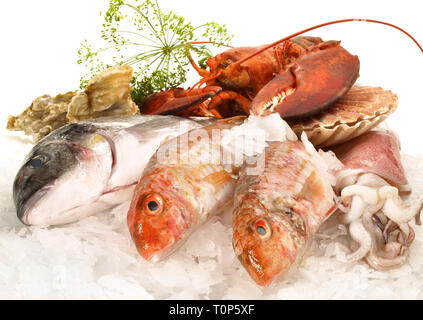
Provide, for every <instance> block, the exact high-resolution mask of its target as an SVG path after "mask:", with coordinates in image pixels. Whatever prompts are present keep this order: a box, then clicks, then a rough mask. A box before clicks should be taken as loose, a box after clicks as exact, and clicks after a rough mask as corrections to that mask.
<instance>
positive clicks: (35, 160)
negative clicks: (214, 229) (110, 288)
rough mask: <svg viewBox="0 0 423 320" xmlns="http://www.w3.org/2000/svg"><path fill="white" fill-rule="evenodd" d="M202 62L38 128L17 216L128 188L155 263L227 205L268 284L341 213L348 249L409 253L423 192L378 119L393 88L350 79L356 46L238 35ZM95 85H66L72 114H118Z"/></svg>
mask: <svg viewBox="0 0 423 320" xmlns="http://www.w3.org/2000/svg"><path fill="white" fill-rule="evenodd" d="M207 64H208V66H209V69H210V71H208V70H205V69H201V68H199V67H198V66H194V67H195V69H196V70H197V72H198V73H199V75H200V76H202V77H203V79H202V80H200V81H199V82H198V83H197V84H196V85H194V86H193V87H192V88H191V89H189V90H184V89H181V88H177V89H171V90H167V91H164V92H160V93H157V94H154V95H152V96H150V97H149V98H148V99H147V101H146V103H145V104H144V105H143V106H142V107H141V114H142V115H139V116H131V117H117V118H116V117H111V118H104V119H98V120H96V121H85V122H84V121H82V122H78V123H71V124H67V125H65V126H63V127H61V128H59V129H57V130H55V131H53V132H52V133H50V134H49V135H47V136H46V137H44V138H43V139H42V140H41V141H40V142H39V143H38V144H37V145H36V146H35V147H34V148H33V149H32V150H31V152H30V153H29V154H28V156H27V157H26V159H25V161H24V165H23V166H22V168H21V169H20V170H19V172H18V174H17V176H16V178H15V182H14V187H13V196H14V202H15V206H16V210H17V214H18V217H19V218H20V220H21V221H22V222H23V223H25V224H28V225H62V224H66V223H71V222H76V221H78V220H80V219H81V218H84V217H88V216H90V215H93V214H95V213H97V212H99V211H102V210H105V209H110V208H113V207H115V206H117V205H119V204H122V203H124V202H125V201H128V200H130V201H131V204H130V207H129V210H128V214H127V225H128V229H129V233H130V235H131V238H132V240H133V243H134V244H135V247H136V249H137V251H138V252H139V254H140V255H141V257H142V258H144V259H145V260H147V261H150V262H160V261H163V260H165V259H166V258H168V257H169V256H171V255H173V254H175V253H176V252H177V251H178V249H179V250H180V248H181V247H182V246H183V244H184V242H185V241H187V240H188V239H189V238H190V237H192V236H193V235H194V231H195V230H196V229H198V228H200V227H201V226H202V225H204V224H205V223H207V222H208V221H210V219H213V217H215V216H217V215H219V214H222V213H223V212H224V211H225V210H227V209H229V210H232V211H233V212H232V219H233V221H232V223H233V229H232V246H233V249H234V258H235V257H238V259H239V261H240V262H241V264H242V265H243V266H244V267H245V269H246V271H247V272H248V274H249V275H250V276H251V278H252V279H253V280H254V282H255V283H257V284H258V285H261V286H268V285H270V284H272V283H274V282H276V281H277V280H276V279H279V278H281V277H284V276H286V275H287V274H288V272H289V271H290V270H291V269H292V268H291V267H292V266H294V265H298V264H301V262H302V261H303V259H304V258H305V257H306V253H307V252H308V248H309V246H310V243H311V241H312V239H313V237H314V236H316V235H317V234H318V233H319V229H320V228H321V227H322V226H323V225H324V224H325V222H326V221H327V220H329V219H332V218H334V217H337V219H338V220H339V223H340V224H345V225H346V226H347V228H348V231H349V235H350V241H349V247H350V249H349V250H350V252H349V254H348V255H347V260H349V261H359V260H362V259H364V260H365V261H366V262H367V263H368V265H369V266H370V267H372V268H374V269H377V270H389V269H392V268H398V267H400V266H403V265H404V264H406V263H407V261H408V258H409V253H410V246H411V245H412V243H413V240H414V238H415V232H414V230H413V226H412V221H413V219H416V221H417V222H419V219H418V217H419V214H420V211H421V210H422V208H423V196H419V197H414V198H410V199H408V200H407V201H405V200H403V198H401V195H404V194H409V193H410V192H411V190H410V185H409V184H408V181H407V178H406V176H405V173H404V168H403V166H402V164H401V159H400V143H399V139H398V137H397V136H396V135H395V134H394V133H393V132H390V131H388V130H382V129H381V128H380V127H377V126H378V125H379V124H380V123H381V122H382V121H383V120H385V119H386V118H387V117H388V116H389V115H390V114H392V113H393V112H394V111H395V110H396V108H397V106H398V97H397V96H396V94H394V93H393V92H391V91H388V90H384V89H382V88H378V87H370V86H359V85H356V84H355V82H356V80H357V78H358V76H359V66H360V63H359V59H358V57H357V56H354V55H352V54H350V53H349V52H348V51H347V50H346V49H344V48H343V47H341V46H340V42H339V41H323V40H322V39H320V38H315V37H305V36H298V37H288V38H284V39H282V40H280V41H278V42H276V43H274V44H271V45H266V46H261V47H258V48H253V47H242V48H232V49H229V50H227V51H225V52H224V53H222V54H220V55H218V56H216V57H211V58H209V59H208V60H207ZM202 84H205V87H203V88H201V87H199V86H200V85H202ZM91 86H92V87H95V88H97V87H101V85H96V82H95V81H93V82H92V83H91ZM197 86H198V87H197ZM125 87H126V86H125ZM90 88H91V87H87V89H86V92H84V93H82V94H77V95H75V96H74V97H73V98H72V101H71V103H70V105H69V106H68V109H67V116H66V117H67V119H69V120H71V121H80V120H83V119H86V118H87V117H88V116H91V115H93V114H94V115H96V116H99V115H110V114H115V113H114V108H115V107H116V106H115V105H114V104H113V103H109V102H107V103H106V101H109V100H108V97H107V95H104V91H102V92H103V94H98V95H94V96H95V97H96V98H95V99H100V100H99V102H98V103H97V104H94V103H93V102H90V101H91V100H90V99H91V98H90V94H92V93H90V90H89V89H90ZM99 90H100V89H99ZM104 90H105V91H106V92H107V90H109V89H107V88H106V89H104ZM128 97H129V91H126V93H125V99H126V102H128V101H127V99H128ZM103 98H104V99H105V100H104V101H103V100H101V99H103ZM75 101H82V102H81V104H79V106H81V107H78V108H72V105H73V104H75ZM94 105H95V106H94ZM121 105H122V104H120V103H118V107H116V108H118V109H119V108H120V107H119V106H121ZM125 105H131V103H130V102H129V103H128V104H125ZM92 108H93V109H95V111H93V110H91V109H92ZM62 109H63V108H62ZM123 109H125V110H127V107H124V108H123ZM130 109H131V110H133V109H132V108H130ZM119 112H120V111H119ZM129 113H135V112H132V111H131V112H129ZM223 118H225V119H223ZM284 120H286V122H285V121H284ZM251 134H253V136H255V137H256V141H254V142H253V143H252V144H253V145H254V146H253V147H252V148H251V145H250V144H251V140H248V139H246V137H247V136H249V135H250V136H251ZM299 138H300V139H299ZM319 147H320V148H325V149H324V150H321V149H320V150H316V148H319ZM129 152H130V153H131V157H128V156H127V155H128V153H129ZM70 193H71V194H72V195H73V197H72V198H70V197H69V194H70ZM151 267H152V268H154V266H151Z"/></svg>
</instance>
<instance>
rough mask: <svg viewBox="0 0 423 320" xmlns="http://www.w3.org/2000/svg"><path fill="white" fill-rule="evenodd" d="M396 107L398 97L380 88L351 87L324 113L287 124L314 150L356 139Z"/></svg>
mask: <svg viewBox="0 0 423 320" xmlns="http://www.w3.org/2000/svg"><path fill="white" fill-rule="evenodd" d="M397 106H398V96H397V95H396V94H394V93H392V91H388V90H383V89H382V88H380V87H377V88H375V87H369V86H353V87H352V88H351V90H350V91H348V92H347V93H346V94H345V95H344V96H343V97H342V98H341V99H339V100H338V101H337V102H336V103H334V104H333V105H332V106H331V107H330V108H328V109H327V110H326V111H324V112H322V113H319V114H318V115H315V116H313V117H309V118H305V119H300V120H296V121H290V122H289V124H290V125H291V128H292V130H293V131H294V132H295V133H296V134H297V135H301V133H302V132H303V131H305V132H306V134H307V137H308V139H309V140H310V141H311V142H312V143H313V144H314V145H315V146H316V147H317V146H319V147H329V146H332V145H335V144H338V143H342V142H345V141H347V140H350V139H353V138H355V137H358V136H359V135H361V134H363V133H364V132H366V131H368V130H370V129H372V128H374V127H375V126H377V125H378V124H379V123H380V122H382V121H384V120H385V119H386V118H387V117H388V116H389V115H390V114H391V113H393V112H394V111H395V110H396V108H397Z"/></svg>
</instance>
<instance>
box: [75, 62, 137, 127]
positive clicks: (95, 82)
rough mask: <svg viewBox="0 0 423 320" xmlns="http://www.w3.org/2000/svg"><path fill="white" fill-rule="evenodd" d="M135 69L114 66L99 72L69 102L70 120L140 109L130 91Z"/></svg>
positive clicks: (131, 112) (123, 113)
mask: <svg viewBox="0 0 423 320" xmlns="http://www.w3.org/2000/svg"><path fill="white" fill-rule="evenodd" d="M132 72H133V70H132V68H131V67H130V66H114V67H111V68H108V69H106V70H104V71H102V72H100V73H99V74H97V75H96V76H95V77H94V78H92V79H91V80H90V81H89V82H88V84H87V86H86V88H85V90H84V91H83V92H80V93H78V94H77V95H76V96H75V97H74V98H73V99H72V101H71V103H70V104H69V108H68V114H67V118H68V119H69V121H72V122H75V121H80V120H85V119H90V118H98V117H102V116H116V115H133V114H136V113H139V109H138V106H137V105H136V104H135V102H133V101H132V99H131V95H130V92H131V87H130V85H129V82H130V81H131V78H132Z"/></svg>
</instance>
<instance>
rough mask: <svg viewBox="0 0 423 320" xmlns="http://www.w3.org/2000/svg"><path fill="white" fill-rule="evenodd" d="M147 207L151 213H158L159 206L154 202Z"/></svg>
mask: <svg viewBox="0 0 423 320" xmlns="http://www.w3.org/2000/svg"><path fill="white" fill-rule="evenodd" d="M147 207H148V209H150V211H156V210H157V209H158V208H159V204H158V203H157V202H156V201H154V200H152V201H149V202H148V203H147Z"/></svg>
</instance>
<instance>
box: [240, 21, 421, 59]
mask: <svg viewBox="0 0 423 320" xmlns="http://www.w3.org/2000/svg"><path fill="white" fill-rule="evenodd" d="M354 21H364V22H371V23H378V24H384V25H386V26H389V27H392V28H395V29H397V30H399V31H401V32H403V33H405V34H406V35H407V36H408V37H409V38H410V39H411V40H413V41H414V43H415V44H416V45H417V46H418V47H419V49H420V50H421V51H422V53H423V48H422V46H421V45H420V44H419V43H418V42H417V40H416V39H414V38H413V36H412V35H411V34H409V33H408V32H407V31H405V30H404V29H402V28H400V27H398V26H396V25H393V24H391V23H388V22H383V21H378V20H372V19H343V20H336V21H330V22H326V23H322V24H319V25H316V26H314V27H311V28H307V29H304V30H301V31H299V32H296V33H293V34H291V35H290V36H288V37H285V38H283V39H281V40H278V41H276V42H273V43H271V44H269V45H267V46H265V47H264V48H262V49H260V50H257V51H256V52H254V53H252V54H251V55H249V56H247V57H245V58H243V59H241V60H239V61H237V62H235V63H233V65H240V64H242V63H243V62H245V61H247V60H248V59H251V58H252V57H255V56H256V55H258V54H260V53H262V52H263V51H266V50H267V49H270V48H272V47H274V46H276V45H277V44H279V43H281V42H284V41H286V40H289V39H291V38H293V37H296V36H298V35H300V34H303V33H305V32H308V31H311V30H314V29H318V28H321V27H325V26H329V25H331V24H337V23H343V22H354Z"/></svg>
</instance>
